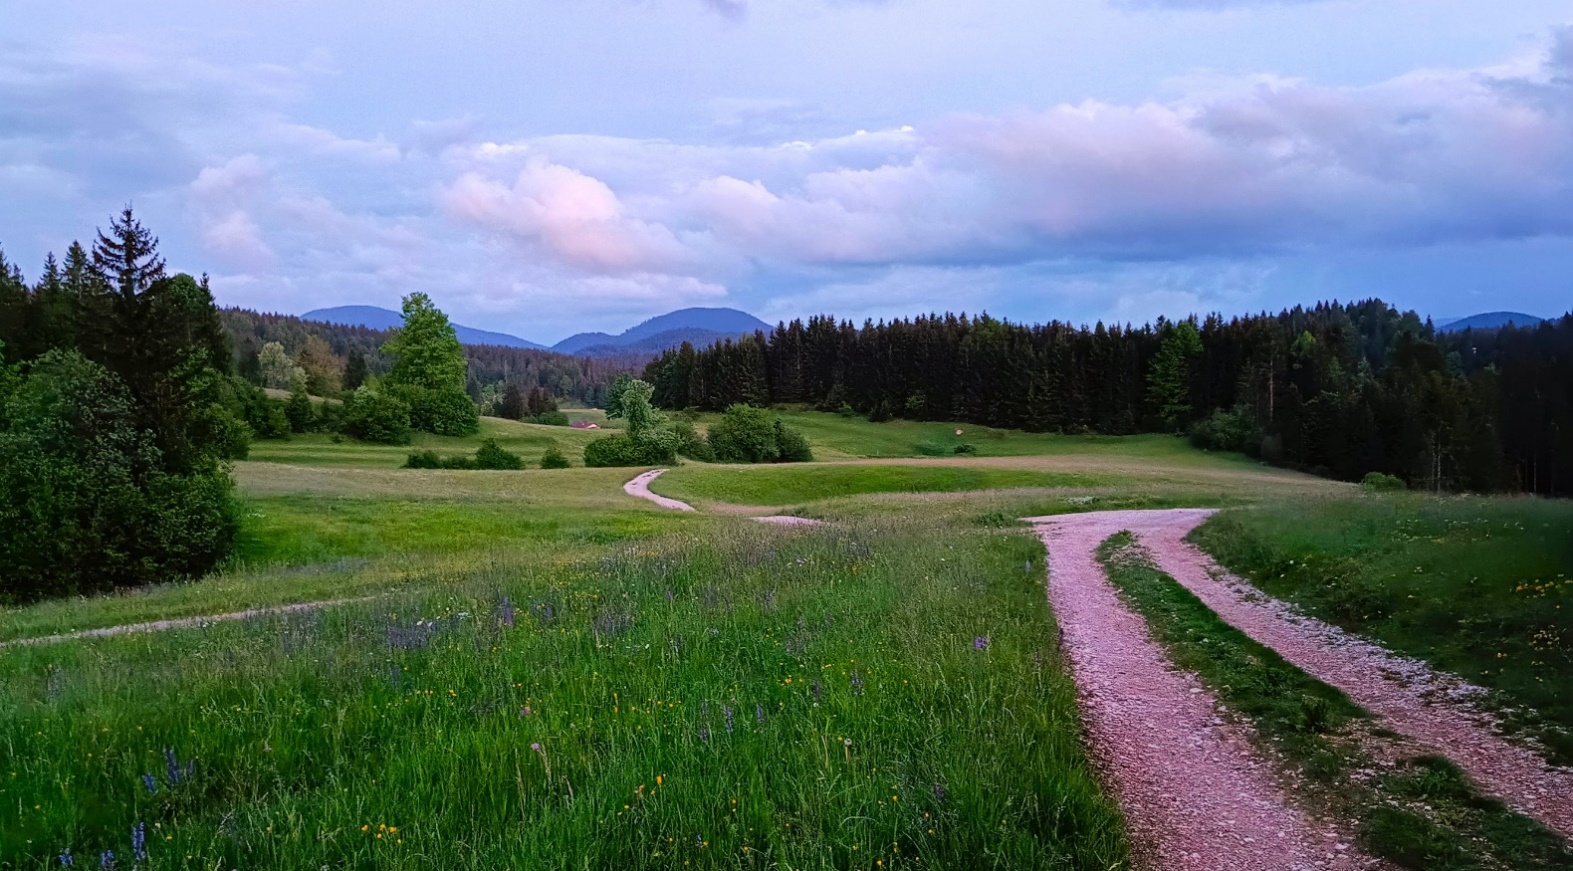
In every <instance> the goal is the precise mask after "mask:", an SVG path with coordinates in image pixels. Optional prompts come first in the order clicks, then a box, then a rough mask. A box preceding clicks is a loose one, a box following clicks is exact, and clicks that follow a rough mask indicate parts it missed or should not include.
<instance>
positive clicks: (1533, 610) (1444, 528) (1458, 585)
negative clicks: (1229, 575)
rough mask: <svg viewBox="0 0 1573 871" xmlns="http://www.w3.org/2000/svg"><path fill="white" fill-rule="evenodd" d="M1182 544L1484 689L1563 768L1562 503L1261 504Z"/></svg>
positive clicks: (1572, 649)
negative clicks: (1189, 544) (1189, 543)
mask: <svg viewBox="0 0 1573 871" xmlns="http://www.w3.org/2000/svg"><path fill="white" fill-rule="evenodd" d="M1192 540H1193V541H1194V542H1196V544H1198V545H1199V546H1200V547H1202V548H1203V549H1204V550H1206V551H1207V552H1209V553H1210V554H1212V555H1213V557H1214V558H1216V559H1217V560H1218V562H1219V563H1221V564H1222V565H1224V566H1225V567H1227V568H1228V569H1229V570H1230V571H1232V572H1234V573H1236V574H1238V575H1239V576H1240V577H1242V578H1245V579H1247V580H1249V581H1250V582H1251V583H1253V584H1255V585H1256V586H1257V587H1258V588H1260V589H1262V590H1263V591H1265V592H1267V593H1270V594H1272V595H1274V596H1278V597H1280V598H1284V599H1287V600H1289V601H1292V602H1294V603H1295V604H1297V605H1299V606H1300V607H1301V608H1303V609H1305V610H1306V611H1307V612H1308V613H1310V614H1312V615H1314V616H1316V617H1319V618H1321V619H1323V620H1326V621H1327V622H1329V623H1333V624H1335V625H1337V626H1341V627H1343V628H1345V629H1348V630H1350V631H1352V632H1357V633H1360V634H1362V635H1367V636H1369V637H1372V638H1375V639H1377V640H1379V641H1381V642H1382V643H1383V644H1385V645H1387V646H1388V647H1390V648H1391V649H1393V650H1395V651H1397V652H1399V653H1401V654H1405V655H1408V656H1413V657H1416V658H1419V659H1424V660H1426V661H1427V662H1430V663H1431V664H1432V665H1434V666H1436V667H1437V668H1440V669H1443V670H1446V671H1450V672H1453V673H1455V674H1459V675H1461V676H1463V677H1464V678H1466V679H1468V680H1470V681H1472V682H1474V683H1477V684H1479V685H1481V686H1484V687H1487V688H1489V689H1492V690H1495V691H1496V694H1497V696H1498V698H1497V699H1495V700H1494V701H1496V702H1497V703H1499V706H1500V707H1501V708H1502V714H1503V718H1504V720H1505V721H1506V722H1507V723H1508V725H1510V726H1513V727H1515V728H1517V729H1522V730H1526V731H1528V732H1529V734H1531V735H1533V736H1535V737H1536V738H1537V739H1539V742H1540V743H1541V744H1542V745H1544V747H1545V748H1546V749H1547V751H1548V752H1549V754H1550V756H1551V758H1552V759H1553V761H1557V762H1560V763H1562V764H1573V503H1570V502H1567V501H1555V500H1543V499H1509V498H1483V497H1457V498H1447V499H1436V498H1431V497H1426V496H1420V495H1395V496H1356V497H1352V498H1343V499H1330V500H1322V501H1315V502H1297V503H1295V504H1279V503H1272V504H1269V505H1266V506H1263V507H1259V508H1256V509H1253V510H1250V511H1238V512H1228V513H1224V514H1219V515H1216V516H1215V517H1213V518H1212V519H1210V520H1209V521H1208V522H1207V523H1206V524H1205V525H1203V526H1202V527H1201V528H1199V529H1198V530H1197V531H1196V532H1195V533H1193V534H1192Z"/></svg>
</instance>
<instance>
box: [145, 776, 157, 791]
mask: <svg viewBox="0 0 1573 871" xmlns="http://www.w3.org/2000/svg"><path fill="white" fill-rule="evenodd" d="M142 785H143V786H145V787H147V794H148V795H158V778H156V777H154V776H153V775H151V774H144V775H142Z"/></svg>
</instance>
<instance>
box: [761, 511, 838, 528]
mask: <svg viewBox="0 0 1573 871" xmlns="http://www.w3.org/2000/svg"><path fill="white" fill-rule="evenodd" d="M754 521H755V522H756V523H768V524H771V525H772V526H824V525H825V521H823V520H815V519H814V518H812V517H794V516H792V515H790V514H772V515H770V516H769V517H755V518H754Z"/></svg>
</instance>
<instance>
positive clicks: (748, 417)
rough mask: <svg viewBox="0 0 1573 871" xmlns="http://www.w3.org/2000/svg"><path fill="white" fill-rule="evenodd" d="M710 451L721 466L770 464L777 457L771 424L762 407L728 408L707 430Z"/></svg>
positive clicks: (771, 421)
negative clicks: (729, 464)
mask: <svg viewBox="0 0 1573 871" xmlns="http://www.w3.org/2000/svg"><path fill="white" fill-rule="evenodd" d="M710 450H712V451H714V452H715V457H716V459H717V460H720V461H721V462H723V463H769V462H774V461H775V459H776V457H777V456H778V454H779V449H778V447H777V445H776V431H775V421H774V420H772V419H771V414H770V412H768V411H765V410H764V409H762V408H754V407H753V406H751V405H743V404H741V403H739V404H736V405H732V406H730V407H728V408H727V410H726V413H725V414H723V415H722V416H721V419H720V420H719V421H717V422H716V423H715V425H714V426H712V427H710Z"/></svg>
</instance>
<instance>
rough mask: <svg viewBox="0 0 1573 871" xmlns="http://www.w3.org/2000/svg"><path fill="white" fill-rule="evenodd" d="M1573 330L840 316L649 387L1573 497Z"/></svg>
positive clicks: (706, 361) (684, 355) (1296, 312)
mask: <svg viewBox="0 0 1573 871" xmlns="http://www.w3.org/2000/svg"><path fill="white" fill-rule="evenodd" d="M1570 367H1573V316H1569V317H1567V318H1563V319H1562V320H1561V321H1558V322H1554V323H1550V324H1547V325H1544V326H1542V327H1539V328H1537V329H1533V330H1513V329H1505V330H1500V331H1490V332H1486V333H1481V332H1465V333H1461V334H1455V335H1445V336H1438V335H1437V334H1436V333H1435V331H1434V330H1433V329H1432V328H1431V326H1430V325H1429V323H1427V322H1424V321H1422V320H1421V319H1420V318H1419V317H1418V316H1417V315H1415V314H1414V313H1413V312H1399V311H1397V310H1396V309H1394V308H1392V307H1390V306H1388V305H1386V304H1385V303H1382V302H1380V301H1377V300H1368V301H1364V302H1358V303H1350V304H1338V303H1323V304H1319V305H1317V306H1315V307H1312V308H1300V307H1296V308H1294V309H1290V310H1287V311H1283V312H1280V313H1278V314H1261V315H1256V316H1251V317H1236V318H1230V319H1224V318H1222V317H1220V316H1216V315H1214V316H1211V317H1208V318H1206V319H1204V320H1200V321H1197V320H1194V319H1192V320H1187V321H1179V322H1171V321H1164V320H1160V321H1159V322H1158V323H1156V324H1149V325H1144V326H1141V327H1129V326H1126V327H1121V326H1118V325H1116V326H1112V327H1110V326H1105V325H1103V324H1101V323H1100V324H1098V325H1096V326H1095V327H1092V328H1087V327H1075V326H1071V325H1069V324H1065V323H1060V322H1052V323H1048V324H1041V325H1022V324H1013V323H1009V322H1005V321H1000V320H996V319H994V318H991V317H988V316H986V315H985V316H980V317H967V316H966V315H951V314H946V315H932V316H927V317H920V318H915V319H910V320H909V319H902V320H895V321H889V322H879V323H874V322H867V323H865V324H864V325H863V326H862V327H861V328H859V327H856V326H854V325H853V324H852V323H850V322H846V321H837V320H835V319H833V318H830V317H815V318H811V319H810V320H808V322H807V323H804V322H801V321H793V322H792V323H789V324H781V325H780V326H778V327H777V328H776V330H775V331H774V332H772V333H771V334H770V335H769V336H766V335H763V334H756V335H754V336H752V337H745V338H743V339H742V340H740V341H725V342H720V343H717V344H715V345H713V346H711V347H709V348H705V349H695V348H694V347H692V346H691V345H687V344H685V345H683V346H681V347H679V348H678V349H676V350H673V351H668V352H667V353H665V354H664V355H662V356H661V357H659V358H657V359H656V360H654V361H652V362H651V363H650V364H649V366H648V367H647V368H646V370H645V375H644V377H645V379H646V380H647V381H649V382H650V383H651V384H652V385H653V386H654V394H653V401H654V402H655V404H656V405H657V406H658V407H662V408H668V409H681V408H697V409H703V410H710V411H720V410H723V409H725V408H727V407H728V406H730V405H732V404H734V403H747V404H750V405H756V406H763V405H770V404H796V403H806V404H808V405H811V406H814V407H817V408H821V409H825V410H840V411H845V412H848V413H861V414H866V415H868V416H869V417H870V419H872V420H885V419H889V418H891V417H904V418H909V419H914V420H955V421H964V422H970V423H978V424H985V425H990V426H998V427H1011V428H1020V429H1026V430H1030V431H1034V432H1064V433H1105V434H1113V435H1123V434H1130V433H1137V432H1188V433H1189V434H1190V435H1191V437H1192V438H1193V440H1195V441H1196V442H1197V443H1198V444H1199V445H1202V446H1204V447H1209V448H1217V449H1226V450H1240V451H1244V452H1247V453H1250V454H1253V455H1256V456H1260V457H1261V458H1263V459H1265V460H1267V461H1270V462H1274V463H1280V464H1285V465H1289V466H1293V467H1296V468H1303V469H1307V470H1310V471H1314V472H1317V473H1320V474H1324V475H1329V476H1333V477H1338V478H1343V479H1348V480H1356V479H1359V478H1360V477H1362V476H1364V475H1365V474H1367V473H1369V472H1381V473H1388V474H1392V475H1396V476H1398V477H1400V478H1402V479H1404V480H1405V481H1406V482H1408V483H1409V484H1410V485H1411V486H1414V487H1424V488H1427V489H1472V490H1483V491H1494V490H1522V491H1533V492H1538V493H1548V494H1560V495H1567V494H1570V493H1573V438H1570V434H1573V369H1570Z"/></svg>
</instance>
